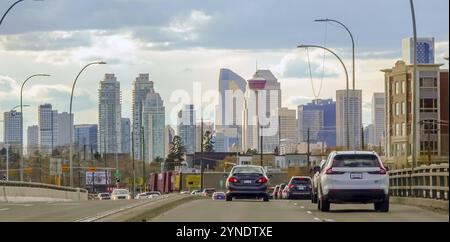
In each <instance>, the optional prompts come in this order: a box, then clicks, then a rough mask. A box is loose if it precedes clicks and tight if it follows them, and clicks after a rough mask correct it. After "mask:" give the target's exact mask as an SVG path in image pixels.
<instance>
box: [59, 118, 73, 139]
mask: <svg viewBox="0 0 450 242" xmlns="http://www.w3.org/2000/svg"><path fill="white" fill-rule="evenodd" d="M70 129H73V114H72V115H69V113H67V112H63V113H58V145H57V146H58V147H69V146H70ZM72 132H73V130H72ZM72 137H73V136H72Z"/></svg>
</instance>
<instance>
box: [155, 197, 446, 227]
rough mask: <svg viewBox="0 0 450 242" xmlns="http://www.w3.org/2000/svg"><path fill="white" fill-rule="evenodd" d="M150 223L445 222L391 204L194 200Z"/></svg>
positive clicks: (431, 214) (442, 216) (429, 213)
mask: <svg viewBox="0 0 450 242" xmlns="http://www.w3.org/2000/svg"><path fill="white" fill-rule="evenodd" d="M151 221H153V222H234V221H239V222H449V216H448V214H445V213H436V212H432V211H429V210H425V209H422V208H418V207H412V206H406V205H400V204H391V211H390V212H389V213H380V212H375V211H374V210H373V205H372V204H361V205H360V204H356V205H355V204H349V205H344V204H336V205H335V204H332V205H331V212H329V213H324V212H320V211H318V210H317V205H316V204H312V203H311V202H310V201H309V200H271V201H269V202H262V201H256V200H234V201H232V202H225V201H213V200H209V199H208V200H206V199H205V200H194V201H191V202H188V203H185V204H183V205H180V206H178V207H176V208H174V209H172V210H170V211H168V212H166V213H163V214H162V215H159V216H157V217H155V218H154V219H152V220H151Z"/></svg>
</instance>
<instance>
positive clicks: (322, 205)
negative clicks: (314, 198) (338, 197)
mask: <svg viewBox="0 0 450 242" xmlns="http://www.w3.org/2000/svg"><path fill="white" fill-rule="evenodd" d="M318 204H319V205H318V207H319V210H320V211H321V212H329V211H330V202H329V201H328V200H327V199H326V198H324V197H321V198H320V199H319V201H318Z"/></svg>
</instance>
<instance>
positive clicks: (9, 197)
mask: <svg viewBox="0 0 450 242" xmlns="http://www.w3.org/2000/svg"><path fill="white" fill-rule="evenodd" d="M86 200H88V192H87V190H85V189H80V188H70V187H60V186H55V185H48V184H41V183H32V182H5V181H2V182H0V202H14V203H18V202H56V201H57V202H63V201H86Z"/></svg>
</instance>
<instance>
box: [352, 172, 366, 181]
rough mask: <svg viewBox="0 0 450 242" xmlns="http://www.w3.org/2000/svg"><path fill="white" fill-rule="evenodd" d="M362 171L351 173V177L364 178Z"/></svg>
mask: <svg viewBox="0 0 450 242" xmlns="http://www.w3.org/2000/svg"><path fill="white" fill-rule="evenodd" d="M362 178H363V177H362V173H359V172H358V173H350V179H362Z"/></svg>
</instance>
